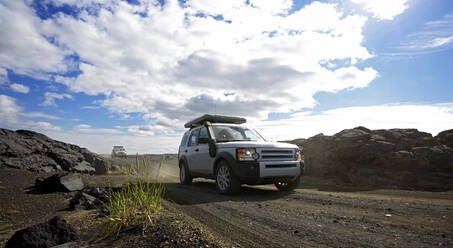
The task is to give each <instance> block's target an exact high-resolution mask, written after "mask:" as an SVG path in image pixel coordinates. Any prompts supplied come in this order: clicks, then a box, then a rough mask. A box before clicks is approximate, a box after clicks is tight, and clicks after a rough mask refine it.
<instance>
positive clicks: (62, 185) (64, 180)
mask: <svg viewBox="0 0 453 248" xmlns="http://www.w3.org/2000/svg"><path fill="white" fill-rule="evenodd" d="M34 188H35V190H36V191H41V192H55V191H57V192H68V191H76V190H82V189H83V188H84V183H83V181H82V177H81V176H80V174H75V173H68V174H55V175H52V176H50V177H47V178H37V179H36V181H35V186H34Z"/></svg>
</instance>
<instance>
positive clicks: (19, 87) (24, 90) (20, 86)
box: [9, 84, 30, 94]
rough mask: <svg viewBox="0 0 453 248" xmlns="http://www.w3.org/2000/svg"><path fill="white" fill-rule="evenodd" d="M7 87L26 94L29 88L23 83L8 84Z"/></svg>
mask: <svg viewBox="0 0 453 248" xmlns="http://www.w3.org/2000/svg"><path fill="white" fill-rule="evenodd" d="M9 87H10V88H11V89H12V90H13V91H15V92H19V93H23V94H27V93H28V92H29V91H30V88H28V87H27V86H25V85H23V84H10V85H9Z"/></svg>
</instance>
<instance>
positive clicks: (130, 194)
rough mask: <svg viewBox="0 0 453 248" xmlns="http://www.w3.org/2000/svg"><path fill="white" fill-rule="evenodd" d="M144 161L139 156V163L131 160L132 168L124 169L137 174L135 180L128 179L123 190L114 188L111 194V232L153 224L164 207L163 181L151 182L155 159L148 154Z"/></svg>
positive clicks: (108, 208)
mask: <svg viewBox="0 0 453 248" xmlns="http://www.w3.org/2000/svg"><path fill="white" fill-rule="evenodd" d="M141 161H142V164H140V159H139V158H138V155H137V156H136V159H135V165H134V164H133V162H131V166H129V168H127V167H126V168H124V169H125V174H127V175H129V176H130V175H134V179H133V180H128V181H127V183H126V185H125V186H123V187H122V188H121V189H120V190H119V191H111V192H110V193H109V194H108V202H107V204H106V206H105V207H106V209H107V210H108V212H109V214H108V216H107V217H108V219H107V226H108V231H109V232H116V233H119V232H120V231H121V230H125V229H129V228H132V227H136V226H139V225H142V226H147V225H152V224H153V221H154V219H155V217H156V216H157V214H158V213H159V212H160V210H161V209H162V207H161V203H162V198H163V195H164V193H165V188H164V186H163V185H162V184H161V183H160V182H159V183H154V184H153V183H150V179H151V175H150V172H151V161H150V160H149V159H148V160H147V159H145V157H143V158H142V160H141ZM162 161H163V159H162ZM162 161H161V163H160V166H161V165H162Z"/></svg>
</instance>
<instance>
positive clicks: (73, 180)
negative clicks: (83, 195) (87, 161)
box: [60, 173, 84, 191]
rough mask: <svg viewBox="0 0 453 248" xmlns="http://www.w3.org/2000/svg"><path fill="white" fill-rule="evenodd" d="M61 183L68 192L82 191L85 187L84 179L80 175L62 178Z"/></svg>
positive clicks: (68, 175)
mask: <svg viewBox="0 0 453 248" xmlns="http://www.w3.org/2000/svg"><path fill="white" fill-rule="evenodd" d="M60 183H61V185H63V187H65V188H66V189H67V190H68V191H76V190H82V189H83V187H84V184H83V181H82V177H81V176H80V174H72V173H70V174H67V175H64V176H62V177H60Z"/></svg>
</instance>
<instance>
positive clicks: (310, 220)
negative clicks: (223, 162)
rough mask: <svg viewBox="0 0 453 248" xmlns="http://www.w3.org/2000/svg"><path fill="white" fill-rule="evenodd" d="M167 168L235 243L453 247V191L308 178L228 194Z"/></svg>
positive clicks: (189, 206)
mask: <svg viewBox="0 0 453 248" xmlns="http://www.w3.org/2000/svg"><path fill="white" fill-rule="evenodd" d="M162 174H163V175H164V176H165V180H166V181H167V182H168V183H166V185H167V189H168V192H167V198H168V200H169V202H170V203H171V204H172V205H173V206H174V207H175V208H177V209H178V210H179V211H182V212H184V213H185V214H187V215H189V216H191V217H192V218H194V219H195V220H197V221H199V222H200V223H201V224H202V225H204V226H206V227H207V229H209V230H211V231H212V233H213V235H214V236H216V237H218V238H220V239H222V240H223V241H224V244H226V246H229V247H232V246H234V247H453V192H452V191H449V192H424V191H405V190H396V189H385V190H384V189H380V190H376V189H375V190H363V189H354V188H348V189H346V188H339V187H335V186H332V185H331V186H320V185H308V184H303V186H302V187H301V188H300V189H297V190H296V191H295V192H291V193H285V192H279V191H277V190H276V189H275V187H274V186H273V185H265V186H245V187H243V188H242V191H241V194H239V195H237V196H225V195H219V194H217V193H216V190H215V184H214V182H213V181H210V180H199V179H196V180H195V181H194V183H193V184H192V185H190V186H183V185H180V184H178V183H177V180H178V178H177V168H174V169H170V168H169V167H167V170H166V171H162ZM311 181H313V180H311Z"/></svg>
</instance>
